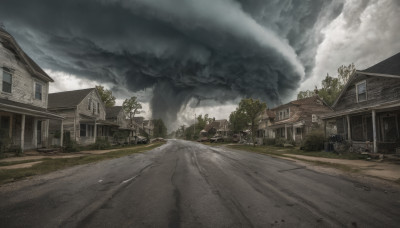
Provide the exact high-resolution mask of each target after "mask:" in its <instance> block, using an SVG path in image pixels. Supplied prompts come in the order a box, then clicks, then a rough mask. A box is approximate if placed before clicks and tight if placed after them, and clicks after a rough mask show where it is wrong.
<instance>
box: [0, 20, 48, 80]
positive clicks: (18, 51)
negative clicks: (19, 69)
mask: <svg viewBox="0 0 400 228" xmlns="http://www.w3.org/2000/svg"><path fill="white" fill-rule="evenodd" d="M0 36H1V37H2V38H3V41H2V44H3V46H4V47H5V48H7V49H9V50H11V51H12V52H14V54H15V55H17V56H18V57H19V58H20V59H22V60H23V61H24V62H25V63H26V65H27V68H28V71H30V72H31V73H32V74H33V75H35V76H36V77H39V78H41V79H43V80H45V81H49V82H54V80H53V79H52V78H51V77H50V76H49V75H47V73H46V72H44V70H43V69H42V68H41V67H40V66H39V65H38V64H36V62H35V61H33V60H32V59H31V57H29V56H28V55H27V54H26V53H25V52H24V51H23V50H22V48H21V47H20V46H19V45H18V43H17V41H16V40H15V39H14V37H13V36H12V35H11V34H10V33H8V32H7V31H6V30H5V29H3V28H2V27H0Z"/></svg>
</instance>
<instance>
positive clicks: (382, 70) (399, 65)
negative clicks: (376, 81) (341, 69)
mask: <svg viewBox="0 0 400 228" xmlns="http://www.w3.org/2000/svg"><path fill="white" fill-rule="evenodd" d="M358 72H362V73H366V74H368V73H372V74H386V75H396V76H400V52H399V53H397V54H395V55H393V56H391V57H389V58H387V59H385V60H383V61H381V62H379V63H377V64H375V65H373V66H371V67H369V68H367V69H365V70H361V71H358Z"/></svg>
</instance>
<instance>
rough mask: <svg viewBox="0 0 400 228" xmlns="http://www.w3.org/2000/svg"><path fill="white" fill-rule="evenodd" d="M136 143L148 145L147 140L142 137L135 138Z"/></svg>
mask: <svg viewBox="0 0 400 228" xmlns="http://www.w3.org/2000/svg"><path fill="white" fill-rule="evenodd" d="M137 143H138V144H147V143H148V139H147V138H146V137H143V136H138V137H137Z"/></svg>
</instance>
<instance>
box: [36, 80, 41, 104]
mask: <svg viewBox="0 0 400 228" xmlns="http://www.w3.org/2000/svg"><path fill="white" fill-rule="evenodd" d="M35 99H37V100H42V85H41V84H39V83H37V82H36V83H35Z"/></svg>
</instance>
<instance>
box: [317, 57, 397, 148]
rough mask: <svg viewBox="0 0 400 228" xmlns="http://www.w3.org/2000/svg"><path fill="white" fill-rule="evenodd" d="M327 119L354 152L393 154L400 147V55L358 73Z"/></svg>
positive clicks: (350, 80) (330, 132) (349, 82)
mask: <svg viewBox="0 0 400 228" xmlns="http://www.w3.org/2000/svg"><path fill="white" fill-rule="evenodd" d="M332 107H333V109H334V111H335V112H333V113H331V114H328V115H324V116H323V119H324V121H326V123H327V125H333V126H334V128H333V131H329V132H327V134H337V135H341V136H342V137H343V138H344V139H345V140H347V141H348V142H350V143H351V145H352V146H353V148H354V149H356V150H361V151H365V150H366V151H370V152H380V153H392V152H395V150H396V148H398V147H400V137H399V134H400V131H399V129H400V53H398V54H396V55H394V56H392V57H390V58H388V59H386V60H383V61H382V62H380V63H378V64H376V65H374V66H372V67H370V68H367V69H365V70H361V71H356V72H355V73H354V74H353V75H352V76H351V77H350V79H349V81H348V82H347V84H346V85H345V87H344V89H343V90H342V92H341V93H340V95H339V97H338V98H337V100H336V101H335V103H334V104H333V106H332Z"/></svg>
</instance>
